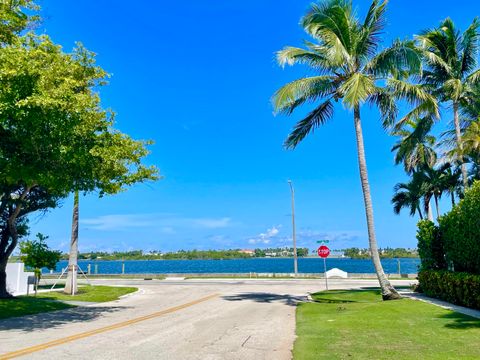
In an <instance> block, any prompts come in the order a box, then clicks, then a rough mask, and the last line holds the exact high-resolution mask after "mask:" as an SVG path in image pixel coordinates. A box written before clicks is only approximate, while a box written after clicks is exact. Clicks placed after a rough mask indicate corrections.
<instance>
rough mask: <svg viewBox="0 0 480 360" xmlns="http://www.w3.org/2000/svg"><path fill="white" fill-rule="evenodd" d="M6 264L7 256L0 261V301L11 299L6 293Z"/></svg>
mask: <svg viewBox="0 0 480 360" xmlns="http://www.w3.org/2000/svg"><path fill="white" fill-rule="evenodd" d="M7 262H8V256H7V257H6V258H5V259H2V260H0V299H5V298H11V297H13V296H12V295H11V294H10V293H9V292H8V291H7Z"/></svg>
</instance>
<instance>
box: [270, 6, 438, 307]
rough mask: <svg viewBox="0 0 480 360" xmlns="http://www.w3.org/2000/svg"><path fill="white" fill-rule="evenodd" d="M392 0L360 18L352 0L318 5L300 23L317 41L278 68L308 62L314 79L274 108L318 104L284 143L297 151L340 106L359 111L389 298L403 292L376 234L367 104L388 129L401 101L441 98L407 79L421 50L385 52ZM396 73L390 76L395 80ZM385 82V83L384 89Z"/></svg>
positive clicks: (279, 97) (290, 87) (371, 230)
mask: <svg viewBox="0 0 480 360" xmlns="http://www.w3.org/2000/svg"><path fill="white" fill-rule="evenodd" d="M386 5H387V2H386V1H380V0H374V1H372V3H371V6H370V8H369V10H368V12H367V15H366V17H365V19H364V20H363V21H360V20H359V19H358V17H357V16H356V14H355V11H354V9H353V7H352V2H351V1H348V0H329V1H323V2H321V3H319V4H313V5H312V6H311V9H310V10H309V11H308V13H307V14H306V15H305V16H304V17H303V18H302V20H301V25H302V27H303V28H304V29H305V31H306V32H307V34H308V35H310V36H311V37H312V38H313V39H314V42H309V41H306V42H305V48H298V47H286V48H284V49H283V50H281V51H279V52H278V54H277V58H278V62H279V63H280V65H282V66H284V65H287V64H288V65H293V64H296V63H300V64H306V65H308V66H310V67H311V69H312V70H313V71H314V72H315V73H316V74H315V75H314V76H310V77H305V78H301V79H298V80H296V81H293V82H291V83H289V84H287V85H285V86H284V87H282V88H281V89H279V90H278V91H277V92H276V93H275V95H274V98H273V104H274V107H275V110H276V111H277V112H279V113H284V114H287V115H290V114H291V113H292V112H293V111H295V109H297V108H298V107H299V106H300V105H303V104H305V103H308V102H311V103H314V104H315V105H314V109H313V110H312V111H311V112H310V113H309V114H308V115H307V116H306V117H305V118H304V119H302V120H300V121H299V122H298V123H297V124H296V125H295V127H294V129H293V131H292V132H291V134H290V135H289V136H288V138H287V140H286V141H285V146H286V147H287V148H295V147H296V146H297V145H298V144H299V143H300V142H301V141H302V140H303V139H304V138H305V137H306V136H307V135H308V134H310V133H312V132H313V131H314V130H315V129H317V128H318V127H320V126H322V125H323V124H325V123H326V122H327V121H328V120H329V119H330V118H332V117H333V114H334V103H335V102H338V101H342V104H343V106H344V107H345V108H346V109H348V110H353V119H354V127H355V134H356V139H357V156H358V162H359V170H360V179H361V184H362V190H363V197H364V202H365V212H366V217H367V228H368V237H369V245H370V250H371V257H372V261H373V264H374V266H375V271H376V273H377V276H378V279H379V282H380V286H381V288H382V295H383V298H384V299H386V300H387V299H396V298H398V297H399V295H398V293H397V292H396V291H395V289H394V288H393V287H392V286H391V284H390V283H389V281H388V280H387V278H386V276H385V273H384V271H383V268H382V265H381V263H380V257H379V254H378V245H377V240H376V236H375V226H374V219H373V207H372V201H371V194H370V185H369V181H368V173H367V164H366V159H365V150H364V142H363V133H362V125H361V112H360V110H361V106H362V105H363V104H364V103H365V102H370V103H372V104H375V105H377V106H378V108H379V110H380V112H381V114H382V118H383V124H384V126H391V125H392V124H393V122H394V121H395V118H396V115H397V108H396V106H395V98H394V97H393V96H392V92H393V93H394V95H395V96H397V97H398V98H402V99H405V100H407V101H409V102H411V103H415V104H420V103H421V104H422V107H423V108H424V109H428V110H429V111H430V112H431V113H435V114H436V113H437V112H438V109H437V106H436V101H435V99H434V98H433V97H432V96H431V95H430V94H428V93H427V92H425V91H424V90H423V88H422V87H421V86H417V85H415V84H410V83H407V82H406V81H404V80H403V79H404V78H405V76H407V75H408V74H410V73H416V72H419V71H420V70H421V61H420V56H419V54H418V51H417V50H416V48H415V46H414V44H413V43H412V42H400V41H396V42H395V43H394V44H393V45H392V46H391V47H389V48H387V49H385V50H383V51H379V49H378V48H379V43H380V37H381V34H382V32H383V29H384V26H385V11H386ZM389 76H390V77H389ZM387 77H388V80H387V87H384V86H382V84H384V83H385V79H386V78H387Z"/></svg>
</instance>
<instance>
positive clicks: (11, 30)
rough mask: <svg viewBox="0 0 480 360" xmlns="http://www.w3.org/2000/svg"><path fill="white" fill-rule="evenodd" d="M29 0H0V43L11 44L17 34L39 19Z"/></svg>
mask: <svg viewBox="0 0 480 360" xmlns="http://www.w3.org/2000/svg"><path fill="white" fill-rule="evenodd" d="M38 9H39V7H38V5H36V4H35V2H33V1H31V0H2V1H0V20H1V21H0V44H2V45H6V44H11V43H12V42H13V41H15V39H16V38H17V36H18V34H19V33H20V32H22V31H23V30H25V29H26V28H28V27H29V26H31V25H33V24H34V23H35V22H36V21H38V20H39V18H38V15H36V11H37V10H38Z"/></svg>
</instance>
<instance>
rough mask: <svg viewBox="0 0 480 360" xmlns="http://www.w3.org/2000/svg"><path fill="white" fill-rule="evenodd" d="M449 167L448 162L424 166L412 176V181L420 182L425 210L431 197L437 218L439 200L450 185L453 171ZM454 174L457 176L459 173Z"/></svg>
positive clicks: (438, 215) (448, 189)
mask: <svg viewBox="0 0 480 360" xmlns="http://www.w3.org/2000/svg"><path fill="white" fill-rule="evenodd" d="M451 167H452V165H451V164H450V163H445V164H442V165H439V166H437V167H430V166H424V167H422V168H421V170H420V171H417V172H415V173H414V174H413V177H412V181H414V182H417V183H419V184H421V185H420V186H421V188H422V190H421V191H422V192H423V199H424V209H425V211H428V209H429V206H430V201H431V199H432V198H433V200H434V201H435V208H436V212H437V219H438V218H439V217H440V205H439V200H440V199H441V197H442V195H443V194H444V193H445V192H446V191H448V192H450V189H451V186H452V182H453V180H452V178H453V173H452V172H451V171H449V170H450V169H451ZM456 176H457V178H458V176H459V175H458V174H457V175H456Z"/></svg>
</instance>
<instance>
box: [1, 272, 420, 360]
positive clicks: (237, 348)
mask: <svg viewBox="0 0 480 360" xmlns="http://www.w3.org/2000/svg"><path fill="white" fill-rule="evenodd" d="M412 281H413V280H398V281H393V283H394V284H397V285H399V284H401V285H408V284H410V283H411V282H412ZM94 283H95V284H102V285H105V284H110V285H125V286H137V287H139V289H140V290H139V291H138V292H137V293H134V294H132V295H129V296H127V297H125V298H123V299H120V300H117V301H114V302H109V303H102V304H93V305H89V306H82V307H78V308H74V309H68V310H62V311H57V312H52V313H45V314H38V315H32V316H26V317H22V318H15V319H9V320H8V319H7V320H0V359H7V358H13V357H23V358H28V359H60V358H67V357H68V358H72V359H119V358H121V359H182V360H183V359H212V360H213V359H222V360H223V359H242V360H243V359H255V360H259V359H275V360H282V359H291V350H292V347H293V342H294V340H295V307H296V304H297V303H298V302H299V301H306V300H307V295H308V293H312V292H316V291H320V290H323V289H324V288H325V282H324V281H323V280H304V279H302V280H290V279H289V280H261V279H255V280H233V279H232V280H214V279H202V280H183V281H156V280H152V281H142V280H103V281H102V280H96V281H94ZM377 284H378V283H377V282H376V280H350V279H348V280H330V282H329V288H330V289H348V288H359V287H368V286H376V285H377ZM2 354H3V355H2Z"/></svg>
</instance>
